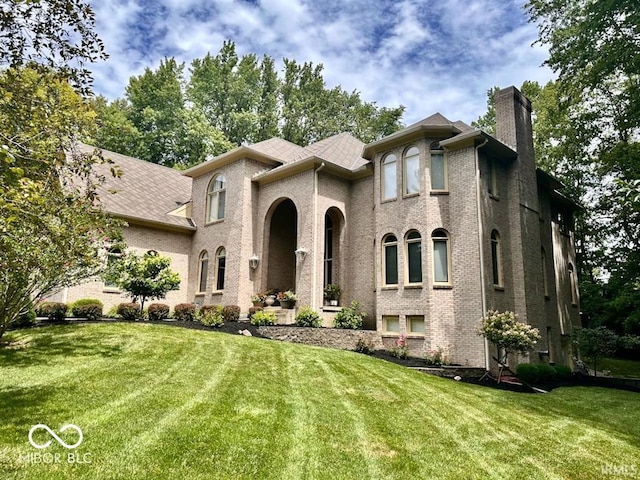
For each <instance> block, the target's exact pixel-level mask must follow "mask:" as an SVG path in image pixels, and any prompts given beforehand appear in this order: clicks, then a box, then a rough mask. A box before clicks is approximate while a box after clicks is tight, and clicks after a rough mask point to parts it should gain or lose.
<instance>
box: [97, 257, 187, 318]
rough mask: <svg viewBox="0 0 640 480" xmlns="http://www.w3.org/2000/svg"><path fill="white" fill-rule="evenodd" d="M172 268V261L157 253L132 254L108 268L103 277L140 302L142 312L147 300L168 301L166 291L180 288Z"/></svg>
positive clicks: (178, 277) (176, 275) (177, 277)
mask: <svg viewBox="0 0 640 480" xmlns="http://www.w3.org/2000/svg"><path fill="white" fill-rule="evenodd" d="M170 266H171V259H170V258H168V257H163V256H161V255H159V254H158V252H156V251H153V250H150V251H148V252H147V253H145V254H144V255H142V256H140V255H137V254H135V253H132V252H129V253H125V254H124V255H123V256H122V257H121V258H120V259H118V260H116V261H114V262H112V263H111V264H110V265H109V269H108V270H107V273H106V274H105V276H104V278H105V281H107V282H109V283H112V284H114V285H117V286H118V287H119V288H120V289H122V290H124V291H125V292H127V293H128V294H129V296H130V297H131V298H132V299H133V301H134V302H136V301H138V300H140V311H143V310H144V302H145V301H146V300H147V299H149V300H158V299H161V298H165V296H166V295H167V292H169V291H171V290H177V289H178V288H179V287H180V276H179V275H178V274H177V273H176V272H174V271H173V270H171V268H170Z"/></svg>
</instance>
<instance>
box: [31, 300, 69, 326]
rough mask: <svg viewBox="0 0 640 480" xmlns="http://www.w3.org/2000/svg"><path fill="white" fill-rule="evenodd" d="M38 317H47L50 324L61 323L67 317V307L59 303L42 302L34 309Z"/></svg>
mask: <svg viewBox="0 0 640 480" xmlns="http://www.w3.org/2000/svg"><path fill="white" fill-rule="evenodd" d="M35 311H36V315H37V316H38V317H47V320H49V321H50V322H56V323H61V322H64V319H65V317H66V315H67V305H66V304H64V303H59V302H43V303H41V304H40V305H38V306H37V307H36V308H35Z"/></svg>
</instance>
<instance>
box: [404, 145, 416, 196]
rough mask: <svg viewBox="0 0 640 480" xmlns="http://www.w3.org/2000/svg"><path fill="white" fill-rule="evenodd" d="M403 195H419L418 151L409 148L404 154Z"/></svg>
mask: <svg viewBox="0 0 640 480" xmlns="http://www.w3.org/2000/svg"><path fill="white" fill-rule="evenodd" d="M403 173H404V174H403V177H402V178H403V179H404V194H405V195H412V194H414V193H420V151H419V150H418V149H417V148H416V147H411V148H410V149H408V150H407V151H406V152H405V154H404V165H403Z"/></svg>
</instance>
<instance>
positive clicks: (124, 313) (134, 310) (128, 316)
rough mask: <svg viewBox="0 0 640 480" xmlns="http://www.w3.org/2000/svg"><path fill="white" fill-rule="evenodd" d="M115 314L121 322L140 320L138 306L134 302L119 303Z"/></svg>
mask: <svg viewBox="0 0 640 480" xmlns="http://www.w3.org/2000/svg"><path fill="white" fill-rule="evenodd" d="M116 312H117V313H118V315H120V318H122V319H123V320H137V319H138V318H140V304H138V303H135V302H127V303H120V304H119V305H118V309H117V310H116Z"/></svg>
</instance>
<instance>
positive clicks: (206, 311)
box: [199, 305, 224, 327]
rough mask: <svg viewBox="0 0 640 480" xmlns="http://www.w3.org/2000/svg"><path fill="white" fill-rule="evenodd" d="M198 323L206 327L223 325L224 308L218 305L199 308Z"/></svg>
mask: <svg viewBox="0 0 640 480" xmlns="http://www.w3.org/2000/svg"><path fill="white" fill-rule="evenodd" d="M199 317H200V323H202V325H206V326H207V327H221V326H222V325H224V309H223V307H222V306H220V305H206V306H204V307H202V308H201V309H200V316H199Z"/></svg>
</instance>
